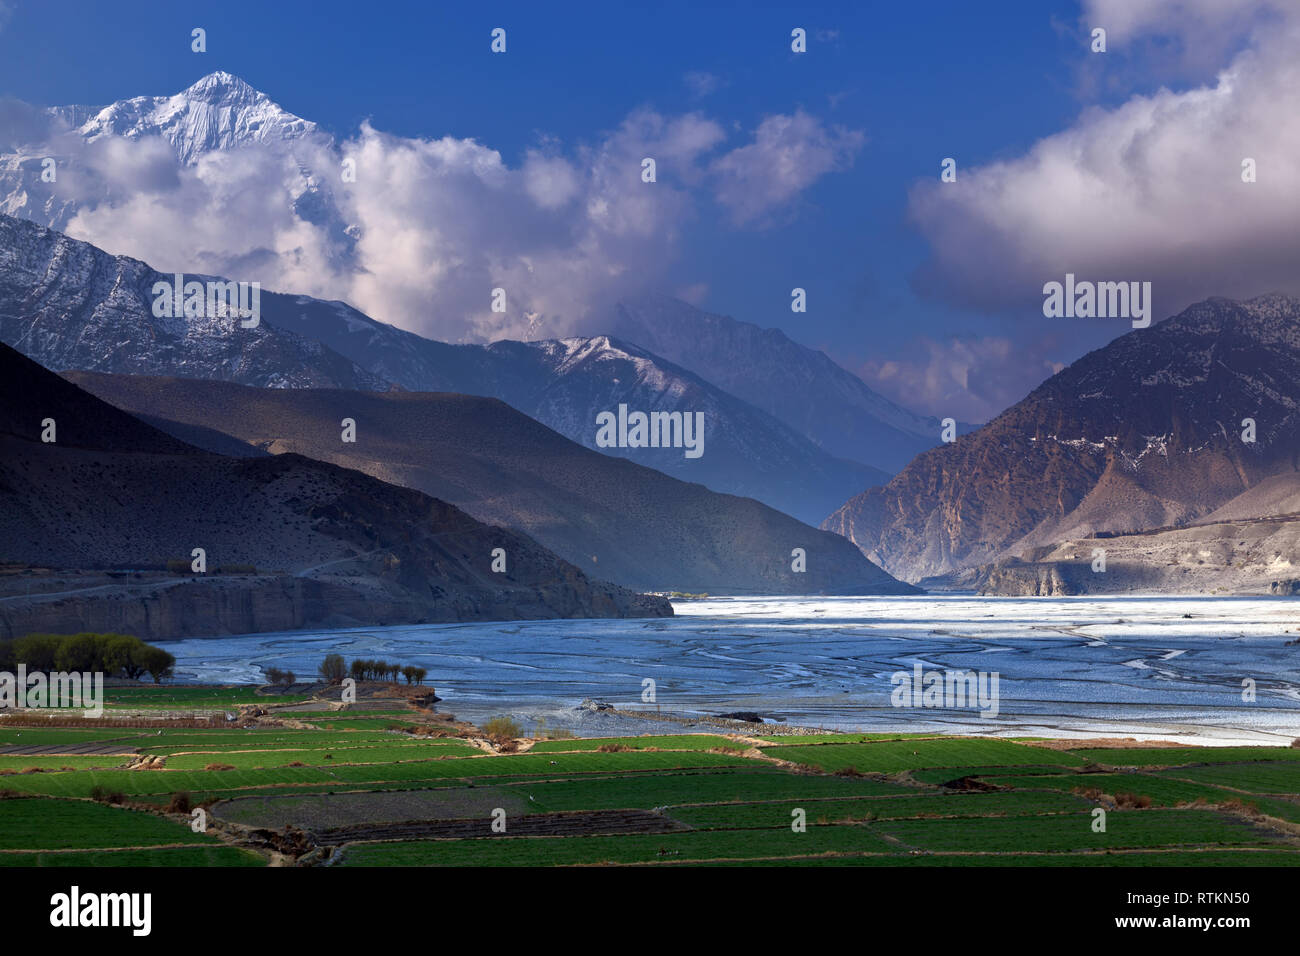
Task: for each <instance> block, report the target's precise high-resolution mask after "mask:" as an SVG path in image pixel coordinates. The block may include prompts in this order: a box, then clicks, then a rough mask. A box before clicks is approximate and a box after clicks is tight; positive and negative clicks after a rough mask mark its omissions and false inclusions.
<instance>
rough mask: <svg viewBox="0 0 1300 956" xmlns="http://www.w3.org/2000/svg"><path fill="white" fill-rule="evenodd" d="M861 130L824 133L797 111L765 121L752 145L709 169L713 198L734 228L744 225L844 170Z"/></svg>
mask: <svg viewBox="0 0 1300 956" xmlns="http://www.w3.org/2000/svg"><path fill="white" fill-rule="evenodd" d="M864 141H865V137H864V135H863V134H862V132H861V131H860V130H848V129H844V128H843V127H839V126H836V127H832V128H829V129H828V128H826V127H825V126H823V125H822V122H821V121H820V120H819V119H817V118H816V117H814V116H809V115H808V114H807V113H805V112H803V111H802V110H800V111H797V112H796V113H795V114H794V115H792V116H784V115H776V116H769V117H767V118H766V119H764V120H763V122H762V123H760V124H759V127H758V130H757V132H756V133H755V135H754V142H753V143H750V144H749V145H747V146H741V147H740V148H738V149H735V150H732V151H731V152H730V153H728V154H727V155H725V156H722V157H720V158H719V159H718V160H716V161H715V162H714V163H713V165H712V170H711V171H712V173H713V175H714V177H715V178H716V180H717V183H718V187H717V196H718V199H719V201H720V202H722V203H723V204H724V205H726V206H728V207H730V209H731V212H732V216H733V217H734V219H735V221H736V222H737V223H747V222H751V221H753V220H755V219H758V218H760V217H762V216H764V215H766V214H767V213H769V212H772V211H773V210H775V209H777V208H779V207H781V206H784V205H786V204H787V203H788V202H789V201H790V200H791V199H793V198H794V197H795V196H796V195H797V194H799V193H800V192H802V191H803V190H805V189H807V188H808V187H809V186H811V185H812V184H813V183H814V182H816V181H817V180H818V179H820V178H821V177H822V176H824V175H826V174H827V173H829V172H834V171H837V170H842V169H846V168H848V167H849V166H850V165H852V163H853V158H854V156H855V155H856V154H857V152H858V150H860V149H861V148H862V144H863V142H864Z"/></svg>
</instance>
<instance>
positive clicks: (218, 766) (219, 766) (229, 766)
mask: <svg viewBox="0 0 1300 956" xmlns="http://www.w3.org/2000/svg"><path fill="white" fill-rule="evenodd" d="M203 769H204V770H234V769H235V766H234V764H229V763H210V764H208V765H207V766H206V767H204V768H203Z"/></svg>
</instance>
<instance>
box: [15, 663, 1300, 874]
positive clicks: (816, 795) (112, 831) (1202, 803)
mask: <svg viewBox="0 0 1300 956" xmlns="http://www.w3.org/2000/svg"><path fill="white" fill-rule="evenodd" d="M115 693H116V694H117V697H116V698H115V699H116V700H117V702H118V707H119V708H139V709H144V708H160V709H166V708H169V707H170V708H175V709H181V708H183V707H185V706H194V707H199V706H210V707H214V708H233V707H235V706H237V705H238V704H239V703H245V702H248V700H249V699H251V698H252V694H251V692H250V691H247V690H245V689H240V690H238V691H232V690H230V689H222V688H198V689H182V690H177V689H173V688H167V687H164V688H147V689H141V690H140V691H138V692H135V691H132V692H129V693H128V692H126V691H122V692H115ZM256 699H257V700H259V701H266V700H267V698H264V697H258V698H256ZM112 713H113V711H110V714H112ZM117 713H119V714H121V713H123V711H121V710H119V711H117ZM291 716H292V717H293V718H294V719H295V720H299V721H301V722H302V723H303V724H304V725H305V726H303V727H301V728H293V727H283V726H266V727H258V728H253V729H249V728H235V727H230V728H224V727H211V728H206V727H205V728H186V727H164V728H161V729H159V728H157V727H117V728H110V727H102V726H98V727H97V726H94V724H93V721H87V722H86V725H85V726H74V727H17V726H12V725H11V726H4V725H3V722H2V721H0V748H10V749H13V748H22V749H23V752H22V753H16V754H15V753H8V754H0V865H3V866H74V865H75V866H116V865H129V866H248V865H260V864H265V863H267V862H269V860H270V857H269V856H268V854H267V851H266V850H265V848H263V847H262V846H261V845H260V844H259V845H257V846H256V847H254V848H252V849H249V848H247V847H246V846H244V845H241V844H243V842H244V841H243V839H242V837H241V834H242V833H244V832H245V831H243V830H242V829H240V827H241V826H248V827H270V828H271V829H273V830H275V829H278V828H280V827H283V826H285V825H288V824H289V823H292V825H293V826H295V827H296V828H298V829H299V830H303V831H307V832H308V833H309V834H316V835H317V836H313V837H312V839H313V840H315V839H319V840H321V844H320V845H321V849H320V850H318V851H316V852H315V853H313V856H312V858H313V859H314V860H316V861H317V862H320V861H322V860H329V861H330V862H332V863H334V864H335V865H344V866H462V865H473V866H498V865H499V866H520V865H527V866H542V865H577V864H634V865H679V864H714V865H827V864H830V865H867V866H891V865H895V866H901V865H906V866H916V865H928V866H1070V865H1080V866H1152V867H1155V866H1172V865H1195V866H1290V865H1296V864H1297V863H1300V826H1298V825H1300V749H1293V748H1261V747H1231V748H1217V749H1216V748H1190V747H1178V748H1155V747H1143V748H1134V749H1115V750H1108V749H1096V748H1090V749H1077V750H1070V749H1056V748H1054V747H1045V746H1038V745H1036V743H1035V741H1033V740H1028V739H1026V740H1009V739H993V738H980V737H935V736H931V735H900V734H844V735H835V734H819V735H816V736H772V737H765V738H757V741H758V749H754V746H755V738H736V737H730V736H727V735H725V734H720V733H712V734H676V735H674V734H661V735H648V736H639V737H617V738H608V739H558V740H543V741H538V742H536V743H535V744H533V745H532V747H531V748H530V749H528V752H525V753H515V754H508V753H499V754H493V753H488V752H486V751H484V750H483V749H481V748H480V747H477V746H475V745H473V744H471V743H469V742H468V741H467V740H463V739H456V738H454V737H425V736H413V735H411V734H410V733H406V732H403V731H405V730H406V729H409V728H410V727H411V726H412V724H413V723H420V722H422V721H421V719H420V718H419V717H417V716H413V715H412V712H411V711H404V710H399V709H394V710H392V711H391V712H382V711H373V710H371V711H327V712H314V711H298V712H295V713H293V714H292V715H291ZM448 729H450V728H448ZM91 749H93V750H95V751H102V752H94V753H84V752H78V751H85V750H91ZM128 764H130V765H131V766H132V767H133V768H134V767H135V766H136V765H137V764H143V765H147V767H148V769H128V768H127V767H128ZM214 765H217V766H221V767H228V768H229V769H215V770H209V769H206V768H207V767H209V766H214ZM23 771H39V772H23ZM180 793H184V794H187V795H188V796H189V798H190V799H191V801H193V802H194V803H203V804H206V805H207V809H208V810H209V811H210V813H211V815H212V816H211V819H212V820H213V821H214V823H213V826H215V827H216V829H215V830H213V831H211V832H210V833H208V834H195V833H193V832H191V830H190V829H189V827H188V826H187V825H185V823H184V822H183V821H184V820H185V819H186V817H185V816H184V815H179V814H178V815H170V816H169V815H164V813H163V809H164V808H165V807H166V805H167V804H168V803H169V802H171V801H172V800H173V797H174V795H176V794H180ZM247 797H255V798H257V799H255V800H251V801H250V800H242V801H241V802H240V803H238V804H234V803H229V801H231V800H234V799H236V798H247ZM105 799H111V800H113V801H115V803H114V804H109V803H105V802H97V800H99V801H102V800H105ZM223 807H226V808H229V809H228V812H224V813H223ZM1097 807H1101V808H1102V809H1104V810H1105V811H1106V818H1105V829H1104V830H1098V829H1096V828H1095V819H1096V818H1095V817H1094V813H1093V811H1094V809H1095V808H1097ZM498 809H499V810H500V811H501V812H504V813H505V814H506V817H505V819H506V821H507V826H506V831H505V833H493V832H492V831H491V829H490V826H489V816H490V815H491V814H492V813H494V812H495V811H496V810H498ZM268 820H269V821H272V822H269V823H268V822H267V821H268ZM800 823H802V826H799V825H798V824H800ZM792 824H795V825H793V826H792ZM232 828H233V829H232ZM293 852H294V854H297V853H301V852H303V851H301V850H294V851H293ZM331 854H332V856H331Z"/></svg>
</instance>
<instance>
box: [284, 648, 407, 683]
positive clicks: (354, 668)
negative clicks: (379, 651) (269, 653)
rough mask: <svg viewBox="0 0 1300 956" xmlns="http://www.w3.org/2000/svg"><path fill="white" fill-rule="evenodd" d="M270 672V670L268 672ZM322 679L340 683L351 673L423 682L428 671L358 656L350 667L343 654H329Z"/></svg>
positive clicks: (356, 676)
mask: <svg viewBox="0 0 1300 956" xmlns="http://www.w3.org/2000/svg"><path fill="white" fill-rule="evenodd" d="M267 673H268V674H269V673H270V672H269V671H268V672H267ZM319 673H320V677H321V680H323V681H325V682H326V683H328V684H340V683H342V682H343V678H344V677H346V676H348V675H349V673H350V674H351V676H352V679H353V680H357V681H363V680H373V681H396V680H397V678H398V675H401V676H402V677H405V678H406V682H407V683H408V684H423V683H424V678H425V677H426V676H427V675H428V673H429V672H428V671H427V670H425V669H424V668H423V667H416V666H414V665H412V664H407V665H405V666H403V665H401V664H391V663H389V662H388V661H380V660H370V659H368V658H362V657H358V658H357V659H356V660H354V661H353V662H352V665H351V667H349V666H348V665H347V664H346V663H345V662H344V660H343V655H342V654H327V655H325V659H324V660H323V661H321V665H320V668H319Z"/></svg>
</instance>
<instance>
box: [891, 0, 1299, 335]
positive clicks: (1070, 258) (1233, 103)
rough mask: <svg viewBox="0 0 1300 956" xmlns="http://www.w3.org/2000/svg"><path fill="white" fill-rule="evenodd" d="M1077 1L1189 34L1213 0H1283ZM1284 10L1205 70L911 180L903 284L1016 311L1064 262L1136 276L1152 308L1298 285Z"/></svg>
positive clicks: (1291, 33) (1263, 0)
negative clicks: (914, 244) (988, 157)
mask: <svg viewBox="0 0 1300 956" xmlns="http://www.w3.org/2000/svg"><path fill="white" fill-rule="evenodd" d="M1090 7H1091V9H1090V10H1089V14H1090V15H1092V16H1095V17H1098V18H1102V19H1108V22H1110V23H1112V24H1114V26H1113V29H1115V30H1117V31H1118V32H1119V33H1120V35H1121V36H1138V35H1141V33H1142V32H1143V31H1149V30H1167V29H1174V28H1176V29H1180V30H1182V31H1183V32H1184V33H1185V34H1187V35H1189V36H1192V37H1199V36H1201V35H1202V33H1204V32H1207V31H1208V32H1210V33H1212V32H1213V31H1214V30H1215V29H1217V28H1218V27H1219V24H1220V14H1221V13H1222V11H1221V10H1220V9H1219V8H1220V7H1224V8H1225V9H1226V8H1229V7H1230V8H1232V9H1233V10H1236V11H1238V12H1242V13H1251V12H1253V13H1259V14H1261V15H1262V14H1264V13H1276V11H1277V10H1279V9H1282V8H1281V6H1280V5H1278V4H1274V3H1270V2H1268V0H1253V2H1251V0H1229V2H1228V3H1226V4H1219V3H1218V0H1215V2H1210V0H1160V2H1156V0H1153V2H1148V3H1131V2H1130V0H1124V2H1122V3H1121V2H1119V0H1093V2H1092V3H1091V4H1090ZM1287 9H1289V10H1290V11H1291V14H1290V15H1289V16H1288V17H1286V18H1285V19H1283V20H1281V21H1278V20H1276V19H1275V20H1274V21H1272V22H1271V24H1270V26H1269V28H1268V29H1261V30H1259V31H1258V32H1256V33H1254V34H1253V37H1252V41H1251V44H1250V46H1249V47H1248V48H1247V49H1245V50H1243V51H1242V52H1240V53H1238V54H1236V55H1235V56H1234V57H1233V58H1232V60H1231V62H1230V63H1228V64H1227V65H1226V67H1225V68H1224V69H1223V70H1222V71H1221V72H1220V73H1219V74H1218V76H1217V78H1216V79H1215V80H1214V81H1213V82H1210V83H1207V84H1204V85H1200V86H1197V87H1195V88H1193V89H1188V90H1186V91H1183V92H1174V91H1171V90H1168V89H1160V90H1159V91H1157V92H1155V93H1152V94H1150V95H1138V96H1132V97H1131V98H1129V99H1128V100H1127V101H1126V102H1125V103H1123V104H1122V105H1120V106H1118V107H1116V108H1114V109H1097V108H1093V109H1088V110H1086V111H1085V112H1084V113H1083V114H1082V115H1081V116H1080V117H1079V119H1078V120H1077V121H1076V122H1075V123H1074V125H1072V126H1071V127H1069V128H1068V129H1065V130H1063V131H1062V132H1059V133H1057V134H1055V135H1052V136H1049V137H1047V138H1045V139H1043V140H1040V141H1039V142H1037V143H1036V144H1034V146H1033V147H1032V148H1030V149H1029V151H1028V152H1027V153H1026V154H1024V155H1023V156H1020V157H1019V158H1014V159H1010V160H1007V161H1004V162H996V163H991V164H989V165H986V166H983V167H978V168H970V169H966V170H963V171H962V172H961V173H960V174H959V180H958V182H957V183H953V184H940V183H938V182H937V181H936V182H927V183H924V184H921V185H918V186H917V187H915V188H914V190H913V192H912V194H911V203H910V208H911V213H912V216H913V218H914V220H915V221H916V222H917V223H918V224H919V226H920V228H921V229H922V230H923V232H924V233H925V234H926V236H927V237H928V238H929V240H930V243H931V249H932V260H931V262H930V263H929V264H928V265H927V266H926V267H925V268H924V269H923V270H922V271H921V272H920V274H919V275H918V277H917V284H918V285H919V286H921V287H923V288H926V289H929V290H932V291H935V292H938V293H940V294H944V295H947V296H949V297H951V298H954V299H956V300H958V301H963V302H966V303H971V304H975V305H977V306H980V307H983V308H988V309H1006V308H1009V307H1017V308H1025V309H1027V310H1028V309H1033V308H1034V304H1035V303H1038V304H1041V301H1042V298H1041V289H1042V285H1043V283H1044V282H1047V281H1050V280H1052V279H1059V278H1061V277H1062V276H1063V275H1064V274H1065V273H1066V272H1073V273H1075V274H1076V275H1078V276H1079V277H1080V278H1101V279H1111V280H1122V279H1140V280H1150V281H1151V282H1152V283H1153V285H1154V288H1153V296H1154V302H1155V313H1156V317H1157V318H1163V317H1165V316H1167V315H1170V314H1172V313H1174V312H1176V311H1178V310H1180V309H1182V308H1183V307H1185V306H1186V305H1188V304H1189V303H1191V302H1193V301H1196V300H1198V299H1201V298H1204V297H1206V296H1209V295H1225V296H1234V297H1239V296H1251V295H1255V294H1259V293H1262V292H1267V291H1271V290H1281V291H1292V292H1296V291H1300V271H1298V270H1297V269H1296V267H1295V263H1296V262H1297V261H1300V228H1297V225H1298V224H1300V223H1298V222H1297V220H1298V211H1300V112H1297V111H1296V109H1295V91H1296V90H1297V89H1300V57H1298V56H1297V51H1298V50H1300V7H1298V6H1296V5H1293V4H1288V6H1287ZM1198 18H1199V19H1198ZM1171 24H1172V25H1173V26H1171ZM1188 31H1190V33H1189V32H1188ZM1245 158H1252V159H1254V160H1255V161H1256V163H1257V168H1258V181H1257V182H1255V183H1249V184H1248V183H1243V182H1242V177H1241V172H1242V168H1241V164H1242V161H1243V159H1245ZM1031 314H1032V313H1031ZM1039 315H1040V316H1041V313H1039Z"/></svg>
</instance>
